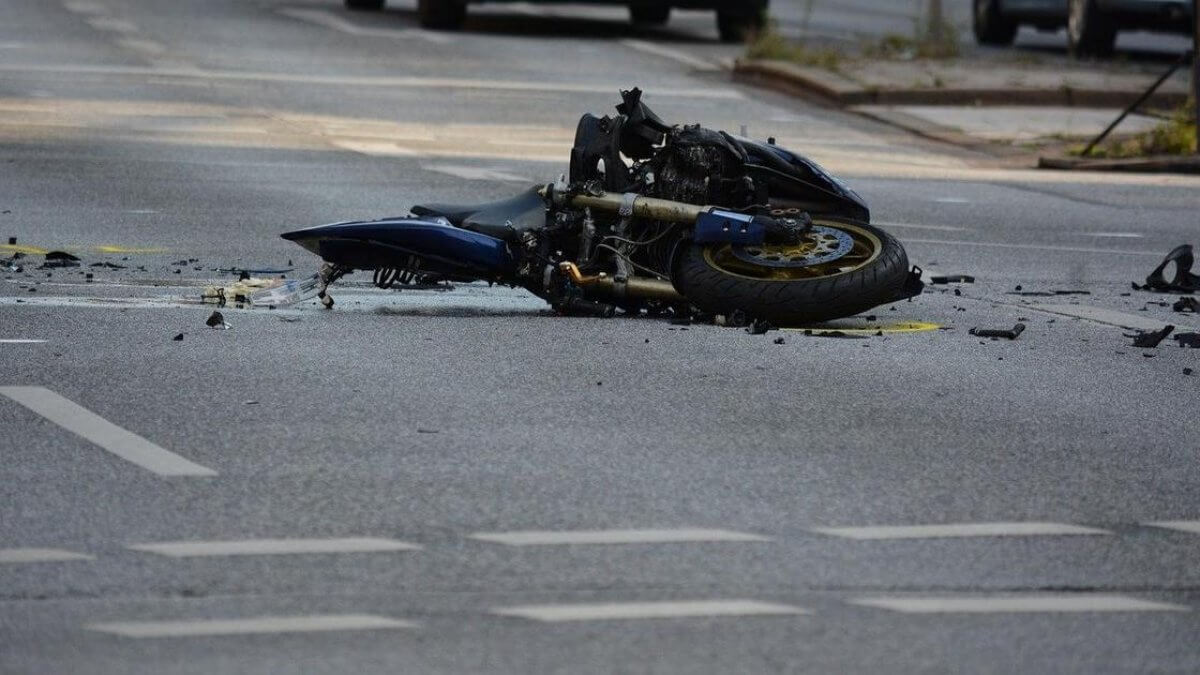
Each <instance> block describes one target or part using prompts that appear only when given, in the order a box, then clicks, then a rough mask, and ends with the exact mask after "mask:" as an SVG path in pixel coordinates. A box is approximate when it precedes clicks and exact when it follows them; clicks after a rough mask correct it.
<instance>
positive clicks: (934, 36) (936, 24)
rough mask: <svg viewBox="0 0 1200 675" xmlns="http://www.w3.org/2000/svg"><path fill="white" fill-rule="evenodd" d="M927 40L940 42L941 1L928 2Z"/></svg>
mask: <svg viewBox="0 0 1200 675" xmlns="http://www.w3.org/2000/svg"><path fill="white" fill-rule="evenodd" d="M1193 1H1194V2H1200V0H1193ZM929 39H930V40H932V41H933V43H934V44H941V42H942V0H929Z"/></svg>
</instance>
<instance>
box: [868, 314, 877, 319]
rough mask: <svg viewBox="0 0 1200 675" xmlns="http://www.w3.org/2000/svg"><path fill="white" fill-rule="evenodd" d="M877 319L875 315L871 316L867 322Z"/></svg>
mask: <svg viewBox="0 0 1200 675" xmlns="http://www.w3.org/2000/svg"><path fill="white" fill-rule="evenodd" d="M876 318H877V317H876V316H875V315H874V314H870V315H868V316H867V321H874V320H875V319H876Z"/></svg>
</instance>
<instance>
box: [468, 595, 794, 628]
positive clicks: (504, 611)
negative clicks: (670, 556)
mask: <svg viewBox="0 0 1200 675" xmlns="http://www.w3.org/2000/svg"><path fill="white" fill-rule="evenodd" d="M492 613H493V614H499V615H501V616H514V617H520V618H523V619H532V620H534V621H545V622H547V623H560V622H564V621H610V620H614V619H677V618H688V617H706V616H771V615H780V616H782V615H795V614H809V613H810V612H809V611H808V610H805V609H801V608H799V607H792V606H791V605H777V604H772V603H767V602H757V601H755V600H692V601H682V602H602V603H592V604H563V605H520V606H516V607H500V608H496V609H494V610H492Z"/></svg>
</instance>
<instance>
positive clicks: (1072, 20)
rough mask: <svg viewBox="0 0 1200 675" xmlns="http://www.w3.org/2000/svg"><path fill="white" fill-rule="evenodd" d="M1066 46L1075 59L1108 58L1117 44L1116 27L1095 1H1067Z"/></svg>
mask: <svg viewBox="0 0 1200 675" xmlns="http://www.w3.org/2000/svg"><path fill="white" fill-rule="evenodd" d="M1068 8H1069V9H1068V13H1067V45H1068V47H1070V50H1071V54H1073V55H1074V56H1075V57H1076V58H1079V57H1085V56H1110V55H1112V53H1113V47H1114V45H1115V44H1116V42H1117V26H1116V24H1115V23H1113V21H1112V19H1111V18H1110V17H1107V16H1105V15H1104V14H1103V13H1102V12H1101V11H1100V9H1099V8H1098V7H1096V0H1069V4H1068Z"/></svg>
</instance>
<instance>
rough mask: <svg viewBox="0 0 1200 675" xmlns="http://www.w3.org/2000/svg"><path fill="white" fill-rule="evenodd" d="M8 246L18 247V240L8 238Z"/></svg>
mask: <svg viewBox="0 0 1200 675" xmlns="http://www.w3.org/2000/svg"><path fill="white" fill-rule="evenodd" d="M8 245H9V246H16V245H17V238H16V237H9V238H8Z"/></svg>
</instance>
